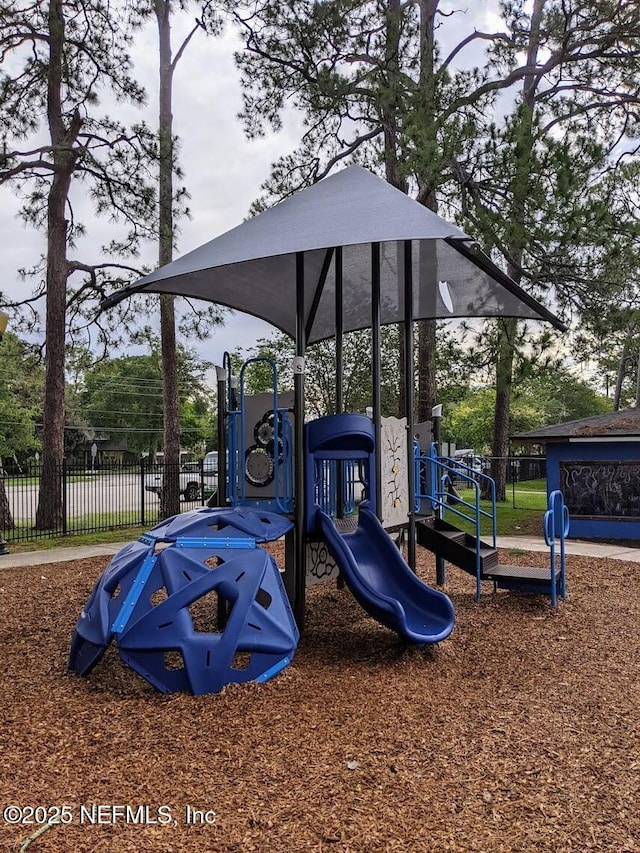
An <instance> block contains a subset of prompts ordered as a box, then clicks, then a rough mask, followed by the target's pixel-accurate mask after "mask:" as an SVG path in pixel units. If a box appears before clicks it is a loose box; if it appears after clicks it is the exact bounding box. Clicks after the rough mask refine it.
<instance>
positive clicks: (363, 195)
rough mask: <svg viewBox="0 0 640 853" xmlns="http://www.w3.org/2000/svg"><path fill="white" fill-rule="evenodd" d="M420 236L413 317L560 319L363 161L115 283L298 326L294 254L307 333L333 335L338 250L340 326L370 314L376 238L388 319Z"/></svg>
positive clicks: (399, 310) (285, 327)
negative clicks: (408, 254) (407, 249)
mask: <svg viewBox="0 0 640 853" xmlns="http://www.w3.org/2000/svg"><path fill="white" fill-rule="evenodd" d="M407 240H411V241H413V242H412V260H413V275H412V278H413V316H414V318H415V319H429V318H447V319H451V318H457V317H458V318H459V317H495V316H499V317H521V318H530V319H536V320H546V321H549V322H551V323H552V324H553V325H554V326H556V327H557V328H561V329H563V328H564V325H563V323H562V322H561V321H560V320H559V319H558V318H557V317H555V316H554V315H553V314H552V313H551V312H549V311H548V310H547V309H546V308H545V307H544V306H543V305H541V304H540V303H538V302H537V301H536V300H534V299H533V298H532V297H530V296H529V295H528V294H527V293H525V291H524V290H522V289H521V288H520V287H518V286H517V285H516V284H515V282H513V281H512V280H511V279H510V278H509V277H508V276H506V275H505V274H504V273H503V272H502V271H501V270H500V269H498V267H496V266H495V264H493V263H492V262H491V261H490V260H489V258H487V257H486V256H485V255H483V254H482V252H481V251H480V250H479V248H478V246H477V245H476V244H475V243H474V242H473V240H472V239H471V238H470V237H469V236H468V235H466V234H465V233H464V232H463V231H461V230H460V229H459V228H457V227H455V226H454V225H451V224H449V223H448V222H445V221H444V220H443V219H441V218H440V217H439V216H436V214H435V213H433V212H432V211H430V210H428V209H427V208H426V207H424V206H423V205H421V204H419V203H418V202H416V201H414V200H413V199H411V198H409V197H408V196H406V195H405V194H404V193H402V192H400V191H399V190H397V189H396V188H395V187H393V186H391V185H390V184H388V183H387V182H386V181H383V180H381V179H380V178H378V177H376V176H375V175H373V174H372V173H371V172H368V171H367V170H366V169H363V168H362V167H360V166H350V167H349V168H346V169H344V170H342V171H340V172H337V173H335V174H333V175H331V176H329V177H327V178H325V179H324V180H322V181H320V182H318V183H317V184H314V185H313V186H311V187H308V188H307V189H303V190H301V191H300V192H297V193H296V194H295V195H293V196H291V197H290V198H287V199H285V200H284V201H282V202H280V203H279V204H277V205H275V206H274V207H272V208H270V209H268V210H266V211H264V212H263V213H261V214H259V215H258V216H256V217H254V218H253V219H250V220H248V221H246V222H243V223H242V224H241V225H238V226H237V227H236V228H233V229H232V230H231V231H227V232H226V233H225V234H222V235H221V236H219V237H216V238H215V239H214V240H211V241H209V242H208V243H205V244H204V245H203V246H200V247H199V248H198V249H194V250H193V251H192V252H189V253H188V254H186V255H184V256H183V257H181V258H179V259H178V260H176V261H173V262H172V263H170V264H167V265H166V266H163V267H160V268H159V269H157V270H155V271H154V272H152V273H150V274H149V275H147V276H145V277H144V278H142V279H140V280H139V281H137V282H134V283H133V284H131V285H129V286H128V287H125V288H123V289H122V290H120V291H118V292H117V293H115V294H113V296H111V297H110V298H109V299H108V300H106V302H105V303H104V305H105V307H109V306H111V305H113V304H115V303H117V302H119V301H120V300H122V299H123V298H125V297H127V296H130V295H133V294H136V293H170V294H175V295H176V296H188V297H192V298H197V299H204V300H207V301H209V302H215V303H217V304H219V305H225V306H227V307H229V308H235V309H237V310H238V311H243V312H246V313H248V314H252V315H254V316H256V317H259V318H261V319H262V320H266V321H267V322H268V323H271V324H272V325H274V326H276V327H277V328H279V329H281V330H282V331H283V332H286V333H287V334H289V335H291V336H292V337H295V335H296V318H297V314H296V311H297V307H296V306H297V301H296V281H297V275H296V258H298V259H300V262H301V263H302V261H303V266H300V264H298V273H300V271H301V270H302V269H303V270H304V309H303V325H304V328H305V330H306V338H307V342H309V343H313V342H314V341H318V340H322V339H324V338H328V337H331V336H333V335H334V333H335V327H336V299H335V275H334V272H333V266H334V264H333V262H334V258H335V255H336V251H335V250H336V249H337V248H341V249H342V251H341V255H342V263H341V268H342V277H343V299H342V306H343V309H342V310H343V323H344V331H353V330H355V329H361V328H366V327H368V326H369V325H370V323H371V246H372V244H380V256H381V265H380V276H381V315H380V319H381V322H382V323H384V324H386V323H397V322H400V321H401V320H402V318H403V316H404V269H405V267H404V264H403V260H402V259H403V252H404V241H407Z"/></svg>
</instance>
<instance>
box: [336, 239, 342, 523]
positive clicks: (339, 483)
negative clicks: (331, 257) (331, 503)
mask: <svg viewBox="0 0 640 853" xmlns="http://www.w3.org/2000/svg"><path fill="white" fill-rule="evenodd" d="M334 269H335V283H336V294H335V296H336V414H337V415H340V414H342V412H344V312H343V306H342V246H338V247H337V248H336V251H335V268H334ZM343 498H344V463H343V462H341V461H338V463H337V465H336V516H337V517H338V518H344V500H343Z"/></svg>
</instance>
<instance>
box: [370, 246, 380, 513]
mask: <svg viewBox="0 0 640 853" xmlns="http://www.w3.org/2000/svg"><path fill="white" fill-rule="evenodd" d="M371 362H372V364H371V375H372V379H373V400H372V402H373V430H374V433H373V434H374V439H375V452H376V489H375V499H376V515H377V516H378V518H382V477H381V476H380V466H381V462H382V459H381V454H382V447H381V445H382V441H381V434H380V420H381V417H382V410H381V387H380V386H381V383H382V368H381V357H380V243H372V244H371Z"/></svg>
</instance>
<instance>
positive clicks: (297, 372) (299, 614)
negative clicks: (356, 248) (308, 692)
mask: <svg viewBox="0 0 640 853" xmlns="http://www.w3.org/2000/svg"><path fill="white" fill-rule="evenodd" d="M304 302H305V300H304V252H297V253H296V360H295V364H294V379H293V381H294V387H293V393H294V411H295V427H294V429H295V442H294V463H295V466H294V480H295V531H296V543H295V567H294V570H295V584H294V589H295V595H294V600H293V602H292V605H293V615H294V617H295V620H296V622H297V624H298V630H299V631H300V635H302V634H303V632H304V621H305V592H306V590H305V585H306V574H307V571H306V568H307V567H306V559H305V557H306V554H305V529H304V521H305V482H304V459H305V448H304V357H305V352H306V348H307V341H306V332H305V322H304V320H305V314H304V309H305V305H304Z"/></svg>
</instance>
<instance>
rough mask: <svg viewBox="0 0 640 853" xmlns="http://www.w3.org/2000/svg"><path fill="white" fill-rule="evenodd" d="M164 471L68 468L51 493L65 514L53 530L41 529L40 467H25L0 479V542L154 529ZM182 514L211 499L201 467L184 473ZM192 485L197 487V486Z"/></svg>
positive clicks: (131, 466) (137, 465)
mask: <svg viewBox="0 0 640 853" xmlns="http://www.w3.org/2000/svg"><path fill="white" fill-rule="evenodd" d="M165 471H166V469H165V468H163V467H162V466H156V467H151V468H150V467H149V466H148V465H147V464H145V462H144V461H141V462H140V463H134V464H129V465H126V464H110V465H109V466H108V467H99V468H95V469H94V468H87V467H85V466H77V465H72V464H70V463H67V462H64V463H63V465H62V466H61V468H60V469H59V471H57V476H56V482H55V483H54V486H53V488H54V489H59V493H60V496H61V504H62V514H61V518H60V519H59V523H58V524H56V525H55V527H53V528H48V529H37V528H36V520H37V510H38V500H39V492H40V478H41V474H42V467H41V466H38V465H31V466H26V467H25V466H23V467H22V469H21V470H20V471H19V472H17V473H15V472H12V473H11V474H9V473H7V472H5V473H4V475H3V476H2V478H1V479H0V537H2V538H3V539H5V540H6V541H7V542H12V541H19V540H30V539H38V538H42V537H46V536H52V535H53V536H59V535H62V536H64V535H67V534H76V533H91V532H94V531H102V530H116V529H120V528H122V529H126V528H128V527H140V526H142V527H144V526H148V527H152V526H153V525H154V524H156V523H157V522H158V521H159V519H160V495H159V490H160V489H161V488H162V484H163V481H164V475H165ZM179 479H180V487H181V490H182V491H181V495H180V502H181V509H182V510H187V509H194V508H195V507H197V506H200V505H203V504H204V503H205V502H206V500H207V498H208V494H207V489H206V482H205V476H204V474H203V471H202V465H199V466H195V470H194V467H193V465H192V466H191V471H190V472H189V476H186V474H185V473H184V472H183V471H182V470H181V471H180V476H179ZM194 483H195V484H197V485H195V486H194Z"/></svg>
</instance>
